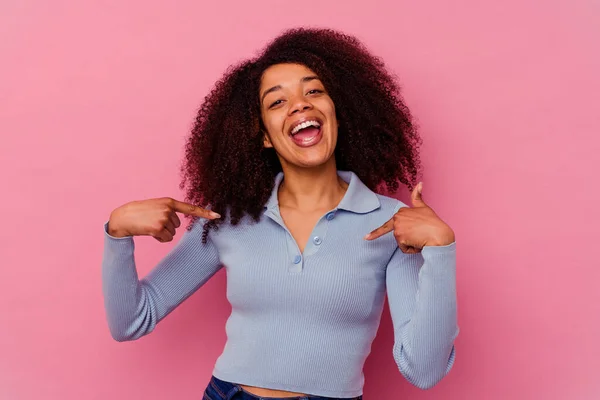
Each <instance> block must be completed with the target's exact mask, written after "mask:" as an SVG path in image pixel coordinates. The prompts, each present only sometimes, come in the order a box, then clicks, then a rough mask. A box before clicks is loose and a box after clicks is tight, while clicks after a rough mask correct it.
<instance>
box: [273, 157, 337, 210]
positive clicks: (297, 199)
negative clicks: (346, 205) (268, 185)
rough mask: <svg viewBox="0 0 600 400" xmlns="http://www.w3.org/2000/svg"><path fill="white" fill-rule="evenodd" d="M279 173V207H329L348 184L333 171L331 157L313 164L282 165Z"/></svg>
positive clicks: (301, 208)
mask: <svg viewBox="0 0 600 400" xmlns="http://www.w3.org/2000/svg"><path fill="white" fill-rule="evenodd" d="M332 159H333V157H332ZM283 176H284V179H283V181H282V182H281V184H280V185H279V191H278V197H279V207H280V208H282V207H283V208H292V209H296V210H298V211H302V212H311V211H316V210H323V209H325V210H331V209H333V208H335V207H336V206H337V205H338V204H339V203H340V201H341V200H342V198H343V197H344V194H345V193H346V189H347V188H348V184H347V183H346V182H345V181H344V180H343V179H342V178H340V177H339V176H338V174H337V169H336V165H335V160H334V159H333V160H332V162H327V163H325V164H323V165H320V166H318V167H314V168H297V167H292V166H287V165H286V166H284V167H283Z"/></svg>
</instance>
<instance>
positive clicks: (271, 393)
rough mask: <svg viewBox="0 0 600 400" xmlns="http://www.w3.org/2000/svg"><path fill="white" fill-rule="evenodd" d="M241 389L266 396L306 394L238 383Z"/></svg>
mask: <svg viewBox="0 0 600 400" xmlns="http://www.w3.org/2000/svg"><path fill="white" fill-rule="evenodd" d="M240 386H241V387H242V389H244V390H245V391H246V392H249V393H252V394H253V395H256V396H266V397H297V396H308V395H307V394H305V393H296V392H286V391H285V390H274V389H266V388H261V387H256V386H246V385H240Z"/></svg>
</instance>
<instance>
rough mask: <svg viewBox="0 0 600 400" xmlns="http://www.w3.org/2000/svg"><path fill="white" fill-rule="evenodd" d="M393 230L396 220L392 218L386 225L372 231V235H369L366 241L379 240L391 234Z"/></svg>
mask: <svg viewBox="0 0 600 400" xmlns="http://www.w3.org/2000/svg"><path fill="white" fill-rule="evenodd" d="M393 230H394V219H393V218H391V219H390V220H388V221H387V222H386V223H385V224H383V225H381V226H380V227H379V228H377V229H375V230H373V231H371V233H369V234H368V235H367V236H365V239H366V240H373V239H377V238H378V237H380V236H383V235H385V234H386V233H388V232H391V231H393Z"/></svg>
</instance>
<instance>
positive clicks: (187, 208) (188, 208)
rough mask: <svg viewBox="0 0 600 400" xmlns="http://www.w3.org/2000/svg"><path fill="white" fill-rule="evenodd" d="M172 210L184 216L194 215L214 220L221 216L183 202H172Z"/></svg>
mask: <svg viewBox="0 0 600 400" xmlns="http://www.w3.org/2000/svg"><path fill="white" fill-rule="evenodd" d="M172 207H173V210H175V211H177V212H180V213H183V214H186V215H195V216H196V217H201V218H209V219H215V218H220V217H221V216H220V215H219V214H217V213H216V212H213V211H209V210H205V209H204V208H201V207H198V206H195V205H193V204H189V203H184V202H183V201H178V200H173V204H172Z"/></svg>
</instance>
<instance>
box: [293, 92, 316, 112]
mask: <svg viewBox="0 0 600 400" xmlns="http://www.w3.org/2000/svg"><path fill="white" fill-rule="evenodd" d="M311 108H312V104H310V102H308V101H307V100H306V97H304V96H296V97H294V99H293V100H292V106H291V107H290V115H291V114H296V113H299V112H302V111H305V110H310V109H311Z"/></svg>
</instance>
